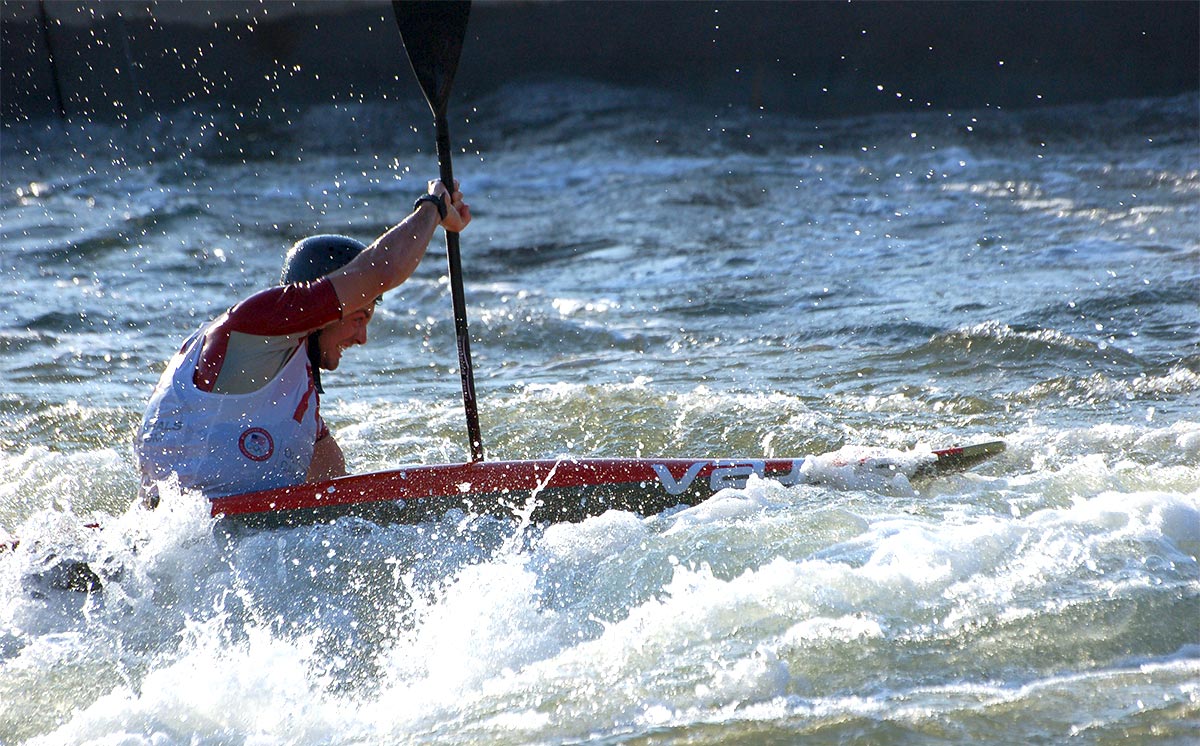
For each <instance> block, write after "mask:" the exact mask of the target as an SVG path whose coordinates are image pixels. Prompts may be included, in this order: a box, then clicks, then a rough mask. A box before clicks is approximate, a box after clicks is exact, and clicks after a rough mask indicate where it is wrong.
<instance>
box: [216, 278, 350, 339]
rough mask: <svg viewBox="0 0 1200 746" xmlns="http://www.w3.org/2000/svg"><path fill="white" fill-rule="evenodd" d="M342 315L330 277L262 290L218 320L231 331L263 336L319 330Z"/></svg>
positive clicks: (292, 334) (289, 334) (291, 334)
mask: <svg viewBox="0 0 1200 746" xmlns="http://www.w3.org/2000/svg"><path fill="white" fill-rule="evenodd" d="M340 317H341V304H340V303H339V301H338V297H337V293H336V292H335V291H334V289H333V283H331V282H330V281H329V280H328V279H327V278H321V279H320V280H316V281H314V282H303V283H297V284H293V285H278V286H275V287H271V288H267V289H265V290H260V291H259V292H257V293H255V294H254V295H251V296H250V297H249V298H246V299H245V300H243V301H242V302H240V303H238V304H237V305H236V306H234V307H233V308H231V309H229V311H228V312H227V313H226V314H225V315H224V316H223V317H222V318H221V319H220V320H219V321H218V323H219V324H220V325H221V326H222V327H224V328H225V329H226V330H227V331H229V332H239V333H241V334H251V335H254V336H260V337H281V336H287V337H290V336H294V335H297V334H303V333H305V332H311V331H315V330H317V329H320V328H321V327H323V326H325V325H326V324H328V323H330V322H333V321H337V320H338V318H340Z"/></svg>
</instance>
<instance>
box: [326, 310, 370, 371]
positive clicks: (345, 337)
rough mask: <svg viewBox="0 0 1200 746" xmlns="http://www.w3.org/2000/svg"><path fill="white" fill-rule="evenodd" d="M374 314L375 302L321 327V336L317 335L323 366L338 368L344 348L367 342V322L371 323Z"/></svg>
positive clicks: (330, 368)
mask: <svg viewBox="0 0 1200 746" xmlns="http://www.w3.org/2000/svg"><path fill="white" fill-rule="evenodd" d="M374 315H375V304H374V303H372V304H371V305H369V306H367V307H366V308H364V309H361V310H359V311H355V312H354V313H352V314H350V315H349V316H347V317H345V318H343V319H342V320H340V321H335V322H333V323H332V324H330V325H328V326H326V327H324V328H323V329H321V336H319V337H317V343H318V346H319V347H320V352H321V368H323V369H324V370H337V367H338V363H340V362H341V361H342V351H343V350H345V349H346V348H347V347H353V346H354V345H365V344H366V343H367V324H369V323H371V317H372V316H374Z"/></svg>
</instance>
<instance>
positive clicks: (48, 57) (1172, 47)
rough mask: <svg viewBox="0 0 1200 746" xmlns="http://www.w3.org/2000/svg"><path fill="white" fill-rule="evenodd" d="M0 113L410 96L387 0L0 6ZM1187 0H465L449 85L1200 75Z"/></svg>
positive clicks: (820, 113) (748, 91)
mask: <svg viewBox="0 0 1200 746" xmlns="http://www.w3.org/2000/svg"><path fill="white" fill-rule="evenodd" d="M0 31H2V34H3V44H2V47H0V49H2V54H3V61H2V65H0V72H2V76H0V77H2V87H0V119H2V121H3V122H4V123H6V124H14V123H19V122H23V121H31V120H38V119H41V118H44V117H56V116H62V117H66V118H83V119H87V120H96V121H129V120H131V119H135V118H137V117H139V116H143V115H145V114H146V113H148V112H166V111H175V110H177V109H179V108H181V107H196V108H198V109H205V108H224V107H229V108H231V109H234V110H237V111H240V112H244V113H246V114H247V115H253V116H269V115H271V114H273V113H275V112H279V111H287V110H295V109H297V108H300V107H306V106H308V105H311V104H323V103H324V104H328V103H333V104H345V105H349V104H352V103H356V102H360V101H379V100H401V101H408V100H410V99H413V98H417V97H419V95H420V94H419V93H418V92H417V90H416V87H415V84H414V83H413V81H412V80H411V72H410V71H409V69H408V63H407V59H406V58H405V56H404V53H403V49H402V46H401V43H400V37H399V34H398V32H397V31H396V28H395V23H394V21H393V19H392V10H391V4H390V3H386V2H344V1H337V2H298V3H292V2H279V1H278V0H267V2H262V3H258V2H241V1H230V2H172V3H146V2H128V1H125V0H117V1H110V2H104V3H99V2H62V1H51V2H43V3H39V2H32V1H24V2H21V1H17V2H11V1H9V0H5V2H4V4H3V23H2V24H0ZM1198 39H1200V3H1195V2H1044V3H1015V2H868V3H849V4H847V3H833V2H719V3H713V2H552V1H528V2H494V1H493V2H489V1H487V0H482V1H479V2H476V3H475V5H474V7H473V8H472V15H471V22H470V25H469V28H468V39H467V42H466V46H465V49H464V55H463V59H462V62H461V64H460V68H459V72H458V76H457V80H456V83H455V88H456V92H455V93H456V97H458V98H459V100H460V101H468V100H470V98H471V97H474V96H479V95H484V94H486V93H488V92H490V91H493V90H495V89H496V88H499V87H501V86H503V85H505V84H507V83H510V82H516V81H529V80H539V79H564V78H565V79H572V78H580V79H587V80H595V81H601V82H607V83H612V84H616V85H622V86H631V85H632V86H639V85H641V86H646V87H652V88H658V89H668V90H676V91H678V92H680V93H682V94H685V95H688V96H694V97H700V98H703V99H704V100H706V101H711V102H713V103H714V104H716V105H720V106H728V107H733V108H760V107H761V108H762V109H764V110H766V111H788V112H792V113H798V114H801V115H804V116H811V117H836V116H846V115H862V114H871V113H879V112H894V111H930V110H932V111H943V110H954V109H970V108H984V107H1002V108H1030V107H1038V106H1058V105H1063V104H1073V103H1086V102H1095V101H1104V100H1110V99H1124V98H1143V97H1150V96H1171V95H1176V94H1179V93H1186V92H1189V91H1195V90H1197V88H1200V64H1198V63H1197V60H1198V59H1200V41H1198Z"/></svg>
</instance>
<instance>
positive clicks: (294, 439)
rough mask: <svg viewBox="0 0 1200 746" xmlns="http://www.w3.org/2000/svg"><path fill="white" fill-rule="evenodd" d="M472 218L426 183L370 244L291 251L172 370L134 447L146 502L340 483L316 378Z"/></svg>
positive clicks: (451, 196)
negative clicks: (440, 238) (409, 207)
mask: <svg viewBox="0 0 1200 746" xmlns="http://www.w3.org/2000/svg"><path fill="white" fill-rule="evenodd" d="M456 186H457V185H456ZM470 221H471V211H470V208H469V207H468V206H467V204H466V203H465V202H463V197H462V193H461V192H459V191H457V190H455V191H454V192H453V193H450V192H448V191H447V189H446V187H445V186H444V185H443V184H442V182H441V181H431V182H429V190H428V193H427V194H424V195H422V196H421V197H419V198H418V199H417V201H416V202H415V203H414V205H413V212H412V213H411V214H409V215H408V217H406V218H405V219H404V220H403V221H401V222H400V223H399V224H398V225H396V226H394V227H393V228H391V229H390V230H388V231H387V232H385V233H384V234H383V235H381V236H380V237H379V238H377V239H375V241H374V243H372V244H371V245H370V246H364V245H363V244H361V243H359V242H358V241H356V240H354V239H352V238H347V237H345V236H313V237H310V238H306V239H304V240H302V241H299V242H298V243H296V244H295V245H294V246H293V247H292V248H291V250H290V251H289V252H288V254H287V258H286V259H285V261H284V267H283V276H282V279H281V284H280V285H278V286H276V287H272V288H269V289H267V290H263V291H260V292H258V293H255V294H254V295H252V296H250V297H249V298H246V299H245V300H243V301H242V302H240V303H238V304H237V305H235V306H234V307H233V308H231V309H229V310H228V311H226V312H225V313H223V314H221V315H220V316H219V317H217V318H216V319H215V320H213V321H211V322H209V323H208V324H206V325H205V326H203V327H202V328H201V329H200V330H199V331H197V332H196V333H195V334H193V335H192V336H191V337H189V338H188V340H187V341H186V342H185V343H184V345H183V347H182V349H181V350H180V351H179V352H178V353H176V355H175V356H174V357H173V358H172V359H171V360H170V362H169V363H168V364H167V369H166V370H165V371H164V372H163V374H162V378H161V379H160V380H159V382H158V385H157V386H156V387H155V389H154V393H153V394H152V395H151V397H150V402H149V404H148V405H147V408H146V414H145V416H144V417H143V419H142V424H141V427H140V429H139V431H138V434H137V438H136V440H135V442H134V451H135V454H136V456H137V461H138V468H139V470H140V471H141V486H140V488H139V493H140V495H141V497H142V499H143V501H145V502H146V504H147V505H149V506H151V507H153V506H155V505H157V504H158V499H159V496H158V485H159V484H161V483H162V482H164V481H166V480H168V479H170V478H172V476H174V477H175V478H177V479H178V483H179V486H180V487H181V488H183V489H186V490H194V491H197V492H200V493H202V494H203V495H205V496H206V497H209V498H216V497H223V496H227V495H235V494H240V493H243V492H251V491H256V490H263V489H269V488H271V487H282V486H287V485H292V484H300V483H302V482H305V481H310V482H311V481H320V480H323V479H329V478H331V477H335V476H341V475H343V474H345V473H346V462H345V458H344V456H343V455H342V450H341V448H340V447H339V446H338V444H337V441H336V440H335V439H334V437H333V435H332V433H330V431H329V429H328V428H327V427H326V426H325V423H324V421H323V420H322V418H321V414H320V411H319V398H320V397H319V395H320V392H321V383H320V382H321V373H320V371H321V370H322V369H324V370H335V369H336V368H337V367H338V364H339V363H340V362H341V357H342V353H343V352H344V351H345V350H346V349H347V348H348V347H352V346H354V345H357V344H366V342H367V325H368V324H369V323H370V321H371V317H372V315H373V314H374V310H375V302H376V301H377V300H378V299H379V298H380V296H382V295H383V293H385V292H387V291H388V290H391V289H393V288H395V287H397V286H399V285H400V284H401V283H403V282H404V281H405V280H407V279H408V278H409V277H410V276H411V275H412V273H413V272H414V271H415V270H416V268H417V265H418V264H419V263H420V261H421V258H422V257H423V256H424V255H425V250H426V248H427V247H428V246H429V240H430V239H431V238H432V237H433V234H434V231H435V229H436V228H437V226H439V225H441V226H442V227H443V228H445V229H446V230H447V231H453V232H455V233H457V232H459V231H461V230H462V229H463V228H465V227H466V225H467V223H469V222H470Z"/></svg>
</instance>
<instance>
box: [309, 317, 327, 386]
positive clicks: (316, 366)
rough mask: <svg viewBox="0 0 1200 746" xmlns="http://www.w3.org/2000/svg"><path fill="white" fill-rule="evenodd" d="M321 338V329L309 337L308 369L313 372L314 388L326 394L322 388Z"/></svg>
mask: <svg viewBox="0 0 1200 746" xmlns="http://www.w3.org/2000/svg"><path fill="white" fill-rule="evenodd" d="M320 336H321V331H320V330H319V329H318V330H317V331H315V332H313V333H312V334H310V335H308V367H309V370H311V371H312V379H313V386H314V387H316V389H317V393H318V394H324V393H325V389H323V388H321V345H320V344H319V343H318V341H317V338H318V337H320Z"/></svg>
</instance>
